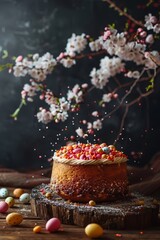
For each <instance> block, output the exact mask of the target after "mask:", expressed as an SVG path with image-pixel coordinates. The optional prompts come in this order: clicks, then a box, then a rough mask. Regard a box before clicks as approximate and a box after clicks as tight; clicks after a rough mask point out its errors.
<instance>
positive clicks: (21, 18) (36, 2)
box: [0, 0, 160, 169]
mask: <svg viewBox="0 0 160 240" xmlns="http://www.w3.org/2000/svg"><path fill="white" fill-rule="evenodd" d="M124 2H125V1H124ZM129 2H130V1H129ZM121 4H122V3H121ZM131 4H132V5H131ZM128 7H130V8H131V11H132V13H133V15H138V16H139V19H140V17H141V11H142V10H137V8H136V4H135V5H134V4H133V3H129V6H128ZM134 8H135V9H136V10H137V11H139V12H137V13H138V14H136V13H135V11H134ZM146 11H147V10H146ZM124 20H125V19H124V18H119V16H118V14H117V13H116V12H115V11H114V10H111V9H110V8H108V5H107V4H106V3H104V2H102V1H99V0H97V1H96V0H77V1H76V0H70V1H69V0H68V1H66V0H21V1H18V0H0V46H2V48H3V49H6V50H8V52H9V55H10V56H18V55H19V54H20V55H23V56H25V55H27V54H28V53H36V52H39V53H40V54H43V53H45V52H46V51H49V52H51V53H52V54H53V55H54V56H57V55H58V54H59V53H60V52H61V51H63V50H64V48H65V45H66V41H67V39H68V38H69V37H70V36H71V34H72V33H73V32H74V33H76V34H80V33H83V32H84V33H88V34H90V35H91V36H93V37H96V36H98V35H99V34H100V33H101V32H102V31H103V29H104V27H105V26H106V25H107V24H108V23H113V22H115V23H116V26H117V27H119V28H122V29H123V26H124ZM122 29H120V30H122ZM1 54H2V53H1ZM9 60H10V59H7V60H6V61H9ZM97 63H98V62H96V61H95V62H94V61H93V62H90V63H88V61H86V60H84V61H82V62H80V64H79V65H78V66H75V67H74V68H73V69H69V70H66V69H63V68H59V69H57V70H56V71H55V72H54V73H53V75H52V76H50V77H49V80H48V84H49V86H50V88H52V89H54V92H55V93H57V94H59V93H60V92H62V93H63V92H65V89H66V88H67V86H68V85H70V86H72V85H75V83H76V82H79V83H80V82H86V81H88V73H89V72H90V69H91V67H92V66H93V65H94V64H97ZM25 82H27V79H25V80H24V79H16V78H15V77H13V75H12V74H10V75H9V74H8V72H7V70H5V71H4V72H1V73H0V165H2V166H6V167H11V168H16V169H25V168H39V167H40V166H49V163H48V161H47V159H48V158H49V157H51V156H52V151H54V149H55V147H56V146H57V145H58V146H60V145H61V144H64V141H63V140H62V139H63V138H62V137H60V140H58V141H56V139H57V134H59V133H60V132H61V129H62V128H64V126H65V125H68V128H69V131H67V132H66V133H65V134H66V137H69V136H70V135H71V134H72V130H73V127H72V126H71V124H70V121H68V122H66V123H64V124H57V125H54V124H49V125H48V129H46V126H44V125H42V124H38V123H37V119H36V118H35V114H36V112H37V111H38V107H39V101H38V99H35V104H32V103H28V104H27V106H26V107H25V108H23V109H22V111H21V114H20V116H19V119H18V120H17V121H13V119H12V118H10V114H11V113H12V112H13V111H14V110H15V109H16V108H17V106H18V105H19V103H20V92H21V89H22V87H23V85H24V83H25ZM94 94H96V93H94V92H93V95H91V96H90V97H89V101H92V100H93V97H94ZM159 100H160V95H159V92H158V91H157V92H156V93H155V94H154V95H153V96H151V97H150V98H149V100H148V102H144V107H142V108H141V109H139V108H137V107H133V108H132V110H131V112H130V113H129V115H128V117H127V120H126V128H125V136H124V140H123V141H120V142H119V143H118V147H121V146H124V151H125V152H127V154H130V153H131V152H132V151H136V152H141V151H142V152H143V157H142V159H141V160H140V161H141V163H142V164H144V163H145V162H147V161H149V160H150V158H151V157H152V156H153V155H154V153H155V152H157V151H159V149H160V144H159V135H160V128H159V122H160V114H159V113H158V111H157V109H159V106H158V102H159ZM86 112H87V109H86V108H85V107H82V114H83V115H84V116H85V114H86ZM119 114H122V113H118V114H115V115H114V118H113V119H112V120H111V121H108V122H107V123H106V126H105V128H104V129H106V130H105V131H104V132H102V133H101V135H100V136H98V137H101V139H102V141H107V142H109V143H112V142H113V141H114V138H115V136H116V131H117V129H118V127H119V124H120V115H119ZM146 119H149V121H150V123H148V122H146ZM76 121H77V122H76V124H78V120H76ZM147 124H149V128H148V132H145V129H146V127H147ZM111 130H114V132H115V134H112V135H111V134H110V132H111ZM141 135H143V136H142V137H141ZM129 137H131V139H132V142H129V141H128V138H129ZM55 142H58V144H57V145H55ZM52 145H53V146H52ZM131 163H133V161H132V160H131Z"/></svg>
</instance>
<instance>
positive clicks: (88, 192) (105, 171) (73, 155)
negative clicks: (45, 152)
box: [50, 143, 128, 202]
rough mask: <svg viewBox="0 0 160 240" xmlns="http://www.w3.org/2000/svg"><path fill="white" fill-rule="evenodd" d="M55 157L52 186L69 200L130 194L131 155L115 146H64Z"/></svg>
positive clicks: (104, 144)
mask: <svg viewBox="0 0 160 240" xmlns="http://www.w3.org/2000/svg"><path fill="white" fill-rule="evenodd" d="M53 160H54V161H53V169H52V175H51V183H50V184H51V188H52V189H53V190H54V191H55V192H56V193H57V194H58V195H59V196H61V197H62V198H64V199H66V200H70V201H72V202H74V201H75V202H88V201H90V200H94V201H95V202H105V201H113V200H118V199H121V198H124V197H125V196H126V195H127V193H128V178H127V166H126V162H127V156H126V155H125V154H124V153H123V152H121V151H118V150H116V149H115V147H114V146H113V145H109V146H107V144H106V143H102V144H90V143H87V144H84V143H78V144H73V145H68V146H63V147H61V148H60V149H59V150H57V151H55V153H54V156H53Z"/></svg>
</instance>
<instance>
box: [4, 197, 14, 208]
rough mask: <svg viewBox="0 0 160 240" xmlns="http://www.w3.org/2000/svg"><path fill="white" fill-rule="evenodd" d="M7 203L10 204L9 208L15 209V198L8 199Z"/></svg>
mask: <svg viewBox="0 0 160 240" xmlns="http://www.w3.org/2000/svg"><path fill="white" fill-rule="evenodd" d="M5 202H6V203H7V204H8V206H9V207H13V205H14V204H15V201H14V198H13V197H7V198H6V199H5Z"/></svg>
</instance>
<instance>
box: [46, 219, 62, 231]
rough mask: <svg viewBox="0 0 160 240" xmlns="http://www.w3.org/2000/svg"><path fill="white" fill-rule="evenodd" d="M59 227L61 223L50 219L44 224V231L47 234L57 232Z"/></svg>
mask: <svg viewBox="0 0 160 240" xmlns="http://www.w3.org/2000/svg"><path fill="white" fill-rule="evenodd" d="M60 226H61V222H60V220H59V219H58V218H51V219H49V220H48V221H47V223H46V230H47V231H49V232H55V231H57V230H58V229H59V228H60Z"/></svg>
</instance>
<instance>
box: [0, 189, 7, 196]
mask: <svg viewBox="0 0 160 240" xmlns="http://www.w3.org/2000/svg"><path fill="white" fill-rule="evenodd" d="M6 197H8V189H7V188H1V189H0V198H6Z"/></svg>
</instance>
